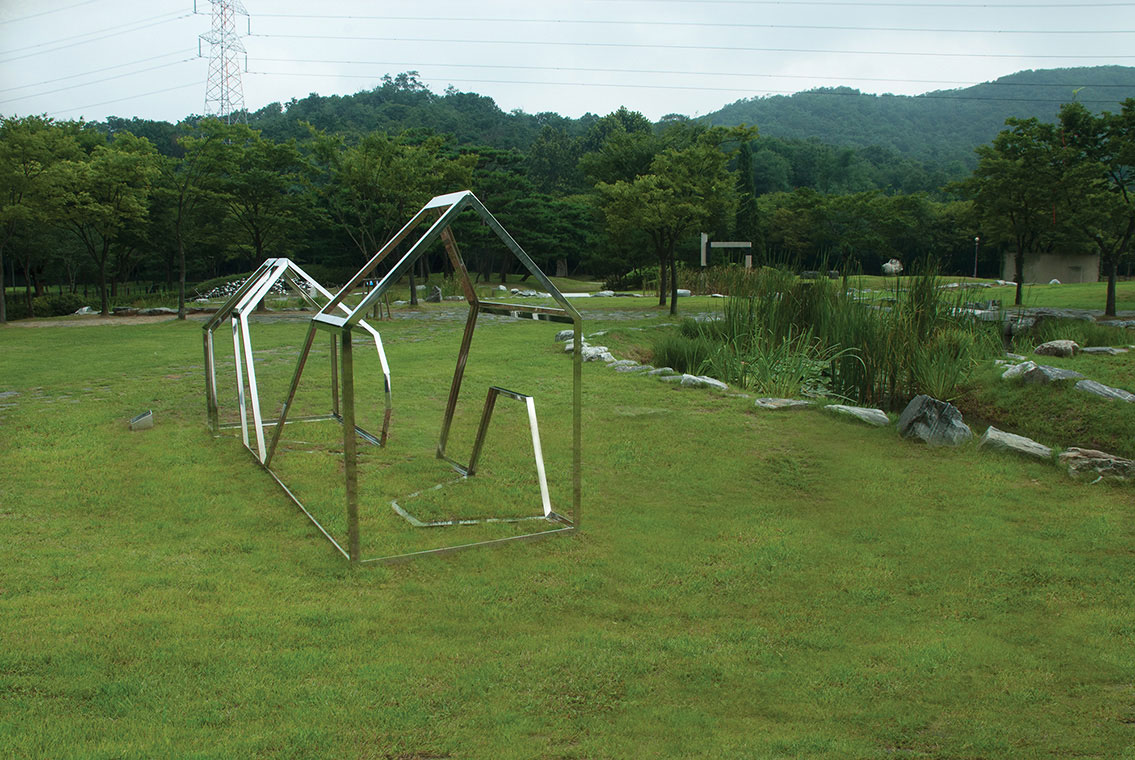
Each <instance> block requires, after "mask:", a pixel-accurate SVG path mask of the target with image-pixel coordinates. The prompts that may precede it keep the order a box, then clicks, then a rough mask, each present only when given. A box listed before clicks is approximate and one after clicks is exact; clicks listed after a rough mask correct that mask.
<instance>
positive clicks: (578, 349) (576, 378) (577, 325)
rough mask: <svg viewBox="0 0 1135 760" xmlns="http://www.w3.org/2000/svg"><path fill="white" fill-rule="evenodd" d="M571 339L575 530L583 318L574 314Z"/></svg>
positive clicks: (580, 497)
mask: <svg viewBox="0 0 1135 760" xmlns="http://www.w3.org/2000/svg"><path fill="white" fill-rule="evenodd" d="M572 332H573V334H572V339H573V340H574V341H575V345H574V348H573V349H572V362H571V363H572V372H571V404H572V430H571V443H572V447H571V450H572V451H571V487H572V504H571V522H572V525H573V526H574V527H575V529H576V530H579V527H580V514H579V513H580V503H581V502H582V501H583V453H582V451H583V415H582V414H581V412H580V410H581V409H582V408H583V320H581V319H580V318H579V316H578V315H576V318H575V321H574V324H573V325H572Z"/></svg>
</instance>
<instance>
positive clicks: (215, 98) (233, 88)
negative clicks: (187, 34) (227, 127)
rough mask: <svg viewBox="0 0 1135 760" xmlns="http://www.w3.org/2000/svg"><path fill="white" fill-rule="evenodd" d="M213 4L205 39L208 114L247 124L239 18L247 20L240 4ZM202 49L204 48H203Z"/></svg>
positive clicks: (226, 0) (217, 0)
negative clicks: (240, 59)
mask: <svg viewBox="0 0 1135 760" xmlns="http://www.w3.org/2000/svg"><path fill="white" fill-rule="evenodd" d="M209 2H211V3H212V4H213V14H212V16H213V24H212V29H210V31H209V33H208V34H202V35H201V39H202V40H203V41H204V42H208V43H209V45H210V50H209V79H208V81H206V83H205V114H206V115H207V116H216V117H217V118H220V119H224V121H225V123H226V124H231V123H232V122H233V118H234V116H235V118H236V119H238V120H240V121H244V122H247V121H248V117H247V115H246V113H245V110H244V88H243V87H242V86H241V83H240V61H239V60H238V55H240V54H242V53H244V52H245V50H244V44H243V43H242V42H241V41H240V36H239V35H238V34H237V32H236V16H237V14H238V13H239V14H240V15H242V16H247V15H248V11H246V10H245V9H244V5H243V4H242V3H241V2H240V0H209ZM199 47H200V46H199Z"/></svg>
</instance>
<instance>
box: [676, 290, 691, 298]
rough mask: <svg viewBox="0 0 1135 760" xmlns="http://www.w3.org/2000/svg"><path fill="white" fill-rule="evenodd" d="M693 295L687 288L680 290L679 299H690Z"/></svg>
mask: <svg viewBox="0 0 1135 760" xmlns="http://www.w3.org/2000/svg"><path fill="white" fill-rule="evenodd" d="M691 295H692V294H691V293H690V291H688V290H686V289H685V288H678V298H689V297H690V296H691Z"/></svg>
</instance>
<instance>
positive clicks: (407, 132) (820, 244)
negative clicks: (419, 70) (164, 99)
mask: <svg viewBox="0 0 1135 760" xmlns="http://www.w3.org/2000/svg"><path fill="white" fill-rule="evenodd" d="M378 89H381V90H382V92H383V93H385V95H386V96H389V97H387V99H386V100H385V101H383V102H384V104H385V106H388V107H394V106H402V107H404V108H410V107H411V106H413V105H414V104H415V103H418V104H419V105H421V104H422V103H428V101H429V100H430V98H433V99H437V98H438V97H439V96H433V95H432V94H429V93H428V91H426V92H425V93H423V92H422V90H423V89H424V88H422V87H421V86H420V84H418V83H417V82H416V79H414V78H413V77H412V76H408V75H400V78H398V79H392V80H391V81H389V82H384V83H383V86H382V88H376V91H377V90H378ZM457 95H458V94H455V93H447V94H446V96H444V97H445V98H450V99H452V98H456V96H457ZM395 96H404V98H403V100H404V102H400V103H399V102H395V101H397V97H395ZM476 97H477V98H479V97H480V96H476ZM485 100H487V99H485ZM488 102H489V103H490V104H491V101H488ZM466 105H468V104H466ZM474 105H476V106H477V107H485V103H484V102H483V101H480V100H476V101H475V102H474ZM493 107H494V108H495V106H493ZM289 110H291V109H289ZM423 112H425V111H423ZM1133 113H1135V101H1132V100H1128V101H1126V102H1125V103H1124V105H1123V108H1122V110H1121V112H1120V113H1118V114H1114V115H1113V114H1107V113H1105V114H1093V113H1092V112H1090V111H1088V110H1087V109H1085V108H1083V106H1079V105H1077V104H1070V105H1069V106H1066V107H1065V109H1064V110H1063V111H1061V115H1060V122H1059V124H1044V123H1043V122H1039V121H1037V120H1035V119H1032V120H1010V122H1009V123H1008V127H1009V128H1008V129H1007V130H1005V131H1004V132H1002V134H1001V135H999V136H998V137H997V139H995V140H994V142H993V143H992V144H991V145H988V146H983V147H982V148H980V149H979V152H978V167H977V169H976V170H975V171H974V173H973V174H972V175H971V176H970V177H969V178H968V179H966V180H964V181H962V182H955V183H948V182H945V179H946V178H945V177H944V176H942V175H941V174H934V173H932V172H927V171H926V169H925V167H921V168H920V167H918V166H917V165H915V164H913V163H910V162H905V163H904V160H903V159H901V157H898V156H896V155H894V154H892V153H890V152H888V151H885V150H882V149H879V150H861V151H854V150H851V149H840V148H837V147H833V146H826V145H822V144H819V143H816V142H808V141H798V142H793V141H786V140H777V139H771V138H765V137H758V135H757V131H756V129H755V128H751V127H747V126H743V125H742V126H739V127H722V126H709V125H707V124H705V123H702V122H695V121H692V120H689V119H686V118H684V117H680V116H669V117H666V118H664V119H663V120H661V121H660V122H659V123H657V124H655V123H651V122H650V121H649V120H648V119H646V118H645V117H644V116H643V115H642V114H640V113H637V112H634V111H630V110H628V109H625V108H621V109H619V110H618V111H615V112H613V113H611V114H608V115H606V116H602V117H595V118H593V119H589V120H586V129H582V130H581V129H580V125H581V123H582V120H581V121H575V122H571V121H569V120H563V121H562V122H556V121H555V120H554V119H551V118H550V117H549V118H544V119H543V122H544V123H542V124H539V125H538V127H539V128H538V130H536V131H535V132H534V136H531V135H529V137H530V139H527V140H524V139H520V138H519V137H518V136H517V135H511V136H508V135H506V136H504V138H502V141H503V144H504V146H503V147H502V144H501V142H498V144H496V145H493V144H487V143H486V142H471V141H469V140H470V139H472V138H470V137H469V135H471V134H475V133H477V130H472V131H470V130H469V129H455V130H454V131H453V132H444V131H439V129H438V128H437V125H436V124H430V125H425V126H416V127H408V128H404V129H401V130H400V131H398V132H387V131H382V130H360V129H354V128H347V129H329V128H326V127H319V126H317V125H315V124H312V123H305V122H298V121H296V122H289V123H290V124H292V125H293V127H291V128H290V129H291V130H292V133H291V134H288V135H283V134H279V130H277V136H276V137H272V136H269V134H268V132H269V131H270V130H269V129H256V128H253V127H249V126H246V125H243V124H224V123H222V122H220V121H217V120H214V119H190V120H186V121H185V122H182V123H180V124H178V125H170V124H166V123H164V122H142V121H134V122H124V121H122V120H109V121H108V122H106V123H103V124H86V123H81V122H56V121H53V120H51V119H48V118H45V117H21V118H16V117H11V118H4V119H2V120H0V273H4V272H8V273H9V274H11V273H15V272H18V273H19V274H20V275H21V276H22V279H23V281H24V285H25V288H24V293H23V298H24V302H25V303H24V311H25V312H27V313H29V314H31V313H33V296H35V295H39V294H42V293H43V292H44V291H45V288H46V285H47V283H48V282H55V283H61V284H63V285H65V286H66V287H67V288H68V289H70V290H75V289H76V288H77V287H78V285H79V284H80V283H93V284H94V285H95V287H96V289H97V291H98V298H99V305H100V307H101V310H102V312H103V313H107V312H109V309H110V306H111V303H112V301H113V300H114V299H115V298H116V297H117V293H118V289H119V288H120V287H121V286H122V285H123V284H124V283H127V282H130V281H132V280H138V279H148V280H156V281H163V280H164V282H165V283H166V285H167V286H168V287H170V288H171V289H173V288H174V287H175V286H176V288H177V290H178V292H179V297H178V308H179V314H180V315H182V316H184V313H185V298H186V294H185V284H186V283H187V282H194V281H200V280H202V279H207V278H209V277H216V276H220V275H224V274H230V273H240V272H245V271H249V270H251V269H252V268H254V267H255V266H256V265H257V264H259V263H260V262H261V261H262V260H263V259H265V258H268V257H272V256H288V257H291V258H295V259H296V260H298V261H300V262H301V263H302V264H303V265H304V266H305V268H307V269H308V270H309V271H310V272H311V273H312V274H313V276H315V277H317V278H318V279H320V281H322V282H326V283H328V284H333V283H338V282H343V281H345V280H346V279H347V278H348V277H349V276H350V275H351V274H352V273H353V272H354V271H356V270H357V269H358V267H359V266H361V264H362V263H363V262H364V261H366V259H367V258H368V257H369V256H370V255H371V254H372V253H373V252H374V251H375V250H376V249H377V248H378V247H379V246H380V245H381V244H382V243H383V242H385V240H386V239H388V238H389V237H390V236H391V235H392V234H393V232H394V231H396V230H397V229H398V228H399V227H400V226H401V225H402V224H403V223H404V222H405V221H406V220H407V219H408V218H409V216H410V215H411V214H412V213H413V212H414V211H415V210H416V209H417V208H418V207H419V206H420V205H421V204H422V203H423V202H424V201H425V200H428V199H429V198H430V197H431V196H433V195H436V194H440V193H444V192H451V191H453V190H455V189H458V188H462V189H463V188H470V189H472V190H473V191H474V192H475V193H476V194H477V195H478V197H480V198H481V199H482V200H483V201H484V202H485V204H486V205H487V207H488V208H489V209H490V210H491V211H492V212H493V213H494V214H495V215H496V216H497V217H498V218H499V219H500V220H501V222H502V223H503V224H504V225H505V227H506V228H508V229H510V230H512V231H513V232H514V234H515V235H516V236H517V237H518V239H520V241H521V243H522V245H524V246H525V248H526V250H528V252H529V253H530V254H531V255H532V256H533V258H534V259H535V261H536V263H537V264H538V265H540V266H541V267H542V268H544V269H545V270H546V271H548V272H550V273H554V274H557V275H561V276H564V275H569V274H575V273H587V274H590V275H592V276H600V277H614V276H618V275H623V274H625V273H627V272H628V271H630V270H635V269H641V268H644V267H645V268H655V269H656V271H657V273H658V274H657V277H656V281H657V283H658V296H659V303H660V304H662V305H665V304H666V303H667V302H669V303H670V306H671V308H672V309H673V308H674V302H673V296H674V293H675V292H676V288H677V269H678V267H680V266H681V265H683V263H687V264H694V263H696V261H697V257H698V243H697V239H698V235H699V233H701V232H705V233H707V234H709V235H710V236H711V238H712V239H715V240H727V239H736V240H748V241H751V242H753V244H754V248H753V250H754V252H755V254H756V256H755V258H756V260H757V263H758V264H760V263H764V262H792V263H794V264H795V265H797V266H800V267H804V268H818V267H819V266H820V265H821V264H823V265H826V266H828V267H829V268H836V269H843V270H844V271H855V270H862V271H868V272H875V271H878V267H879V265H880V264H881V263H882V262H883V261H886V260H887V259H889V258H892V257H897V258H900V259H903V260H911V259H914V258H921V257H929V258H933V259H936V260H937V261H938V262H940V264H941V266H942V267H943V268H944V270H945V271H948V272H954V273H971V270H972V266H973V247H972V240H973V237H974V236H975V235H978V234H979V235H980V236H981V238H982V240H983V241H985V242H984V244H983V249H982V250H983V252H984V253H985V255H986V258H985V260H984V261H983V262H982V263H983V269H984V270H986V273H987V274H988V273H989V270H991V269H994V268H996V271H997V272H998V273H999V271H1000V266H999V261H1000V252H1001V250H1002V249H1003V248H1005V247H1010V248H1011V250H1013V251H1014V252H1016V253H1017V254H1018V255H1019V256H1024V255H1028V254H1029V253H1032V252H1036V251H1040V250H1051V249H1054V248H1058V247H1061V246H1074V247H1078V248H1080V249H1083V248H1085V247H1093V249H1096V250H1099V251H1100V253H1101V257H1102V259H1103V261H1105V265H1106V267H1107V271H1108V275H1109V277H1110V278H1111V280H1112V281H1114V279H1115V277H1116V276H1117V274H1118V271H1119V264H1120V261H1121V260H1123V259H1124V257H1125V256H1128V254H1129V252H1130V247H1131V245H1130V244H1131V237H1132V225H1135V221H1132V220H1133V219H1135V215H1133V212H1132V205H1131V183H1132V177H1131V167H1132V166H1133V165H1135V159H1133V157H1132V147H1131V146H1132V141H1133V139H1135V138H1133V136H1132V128H1131V121H1132V119H1133ZM325 122H326V119H324V123H325ZM493 123H496V122H493V121H492V120H491V119H489V118H488V115H486V117H485V120H484V124H482V125H481V127H480V129H481V130H482V131H481V132H480V136H481V137H485V133H484V131H483V129H485V128H487V127H486V125H491V124H493ZM455 133H461V134H463V135H465V136H466V139H464V140H463V139H459V138H458V137H456V136H455ZM509 143H511V144H509ZM520 146H523V147H520ZM920 172H921V173H920ZM930 185H933V187H932V188H931V189H927V187H928V186H930ZM1025 189H1027V190H1028V192H1025ZM1053 209H1055V211H1053ZM1045 220H1048V221H1049V224H1048V226H1045V225H1044V224H1043V222H1044V221H1045ZM1053 220H1055V221H1053ZM1030 224H1031V225H1032V226H1031V227H1030V226H1029V225H1030ZM1124 224H1127V225H1128V226H1127V227H1124V226H1123V225H1124ZM1124 230H1126V232H1124ZM459 236H460V238H461V239H462V241H463V252H464V254H465V257H466V259H467V261H468V262H469V265H470V269H471V270H472V271H473V272H474V274H475V276H476V277H478V278H482V279H486V280H487V279H489V278H496V277H500V278H501V280H502V281H503V279H504V278H505V277H506V276H507V275H508V274H509V273H510V271H511V270H510V266H511V259H510V258H509V257H507V256H504V255H502V252H501V251H499V250H498V248H497V246H495V245H494V244H493V241H492V239H491V236H490V235H488V234H486V231H485V230H484V229H483V228H481V227H480V226H479V225H476V224H472V223H469V224H466V226H465V227H464V228H462V229H460V230H459ZM6 262H7V263H6ZM447 266H448V264H447V261H446V258H445V257H444V256H441V255H437V256H435V257H433V258H430V257H424V258H423V260H422V262H421V264H420V269H418V270H417V271H416V272H415V273H414V274H415V276H418V277H423V276H424V277H428V276H429V275H430V273H431V272H433V271H441V272H444V270H445V267H447ZM10 279H11V277H10V276H9V277H8V278H7V279H6V280H5V283H6V284H7V282H8V281H9V280H10ZM411 292H413V288H411ZM1109 292H1111V293H1112V295H1111V296H1110V297H1109V301H1108V304H1109V308H1110V309H1111V310H1112V311H1114V283H1113V284H1112V288H1111V291H1109ZM3 294H4V291H3V289H0V320H4V319H6V318H7V315H6V305H5V300H4V298H3Z"/></svg>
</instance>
